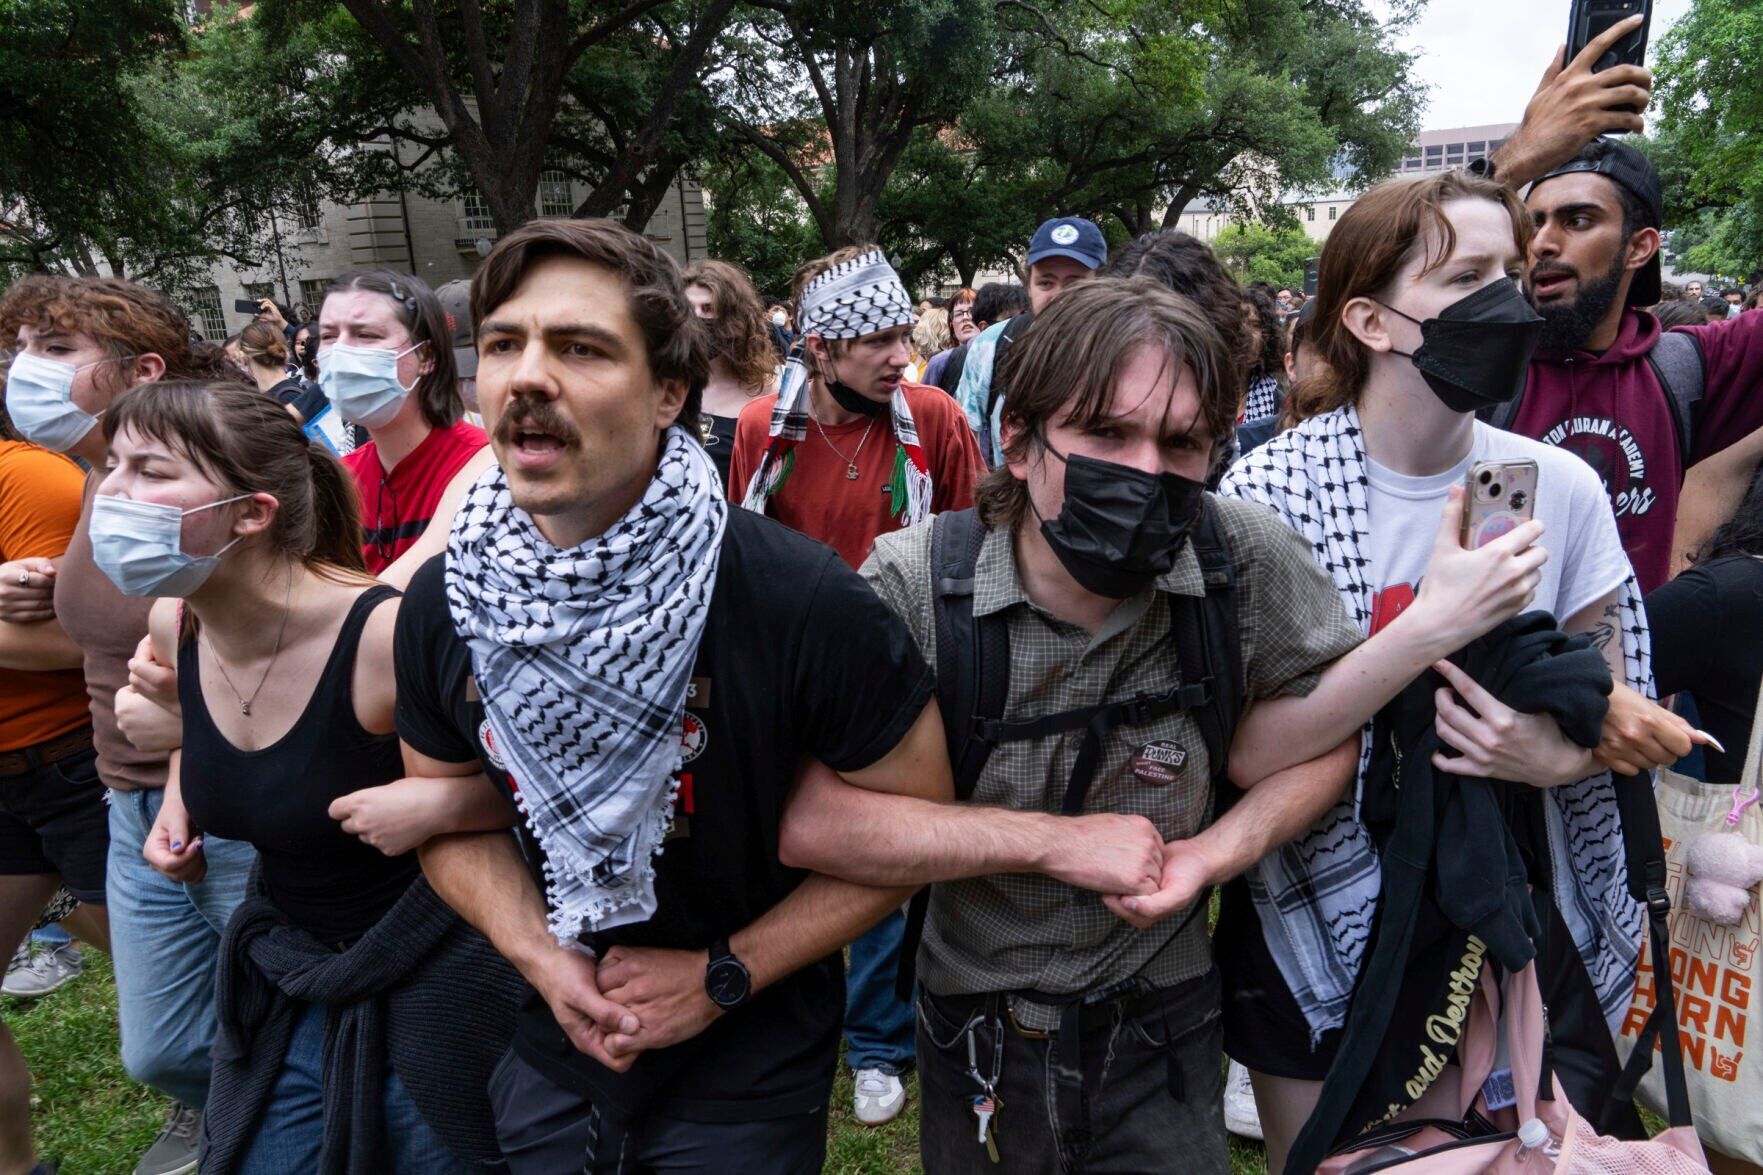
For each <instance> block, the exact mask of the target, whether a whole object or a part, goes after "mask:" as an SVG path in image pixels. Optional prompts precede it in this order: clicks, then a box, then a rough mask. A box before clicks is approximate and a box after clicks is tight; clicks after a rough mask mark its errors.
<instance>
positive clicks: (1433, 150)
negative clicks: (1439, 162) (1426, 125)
mask: <svg viewBox="0 0 1763 1175" xmlns="http://www.w3.org/2000/svg"><path fill="white" fill-rule="evenodd" d="M1444 153H1445V145H1444V144H1443V143H1439V144H1437V145H1435V146H1432V147H1428V148H1427V149H1426V157H1427V158H1428V159H1437V158H1438V157H1439V156H1441V155H1443V154H1444Z"/></svg>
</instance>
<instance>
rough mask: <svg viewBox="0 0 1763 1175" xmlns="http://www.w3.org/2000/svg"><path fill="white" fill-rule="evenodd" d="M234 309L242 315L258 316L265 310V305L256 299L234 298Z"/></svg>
mask: <svg viewBox="0 0 1763 1175" xmlns="http://www.w3.org/2000/svg"><path fill="white" fill-rule="evenodd" d="M233 309H234V310H237V311H238V312H239V313H240V314H256V313H258V312H259V311H261V310H262V309H263V303H261V302H259V301H257V300H256V299H255V298H234V299H233Z"/></svg>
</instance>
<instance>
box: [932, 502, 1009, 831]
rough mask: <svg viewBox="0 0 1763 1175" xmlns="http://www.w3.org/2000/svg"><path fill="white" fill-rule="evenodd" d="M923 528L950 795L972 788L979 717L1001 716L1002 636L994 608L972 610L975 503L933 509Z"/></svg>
mask: <svg viewBox="0 0 1763 1175" xmlns="http://www.w3.org/2000/svg"><path fill="white" fill-rule="evenodd" d="M931 525H932V530H931V544H930V553H931V572H930V574H931V594H932V607H933V611H934V613H935V619H936V632H937V706H938V708H939V709H940V710H942V712H943V729H944V732H945V733H946V735H947V738H948V742H949V766H950V767H951V768H952V769H953V770H954V773H955V796H956V798H957V799H962V800H965V799H967V798H968V797H969V796H971V795H972V794H973V788H974V785H975V784H976V783H978V781H979V773H980V770H981V769H982V768H984V767H985V765H986V760H987V759H988V758H989V757H990V756H991V753H992V745H991V743H989V742H987V741H986V740H984V739H983V738H981V737H979V733H978V731H979V721H981V720H984V719H987V718H1002V717H1003V716H1004V704H1005V701H1006V699H1007V696H1008V693H1009V688H1010V638H1009V631H1008V629H1007V627H1006V620H1005V618H1004V617H1003V616H1002V615H1001V614H997V615H991V616H980V617H975V616H974V614H973V577H974V571H975V568H976V567H977V566H978V564H979V550H980V547H981V546H982V545H983V544H984V542H985V537H986V529H985V527H984V526H982V525H981V524H980V521H979V513H978V511H976V510H972V509H968V510H957V511H953V512H951V513H947V514H939V515H937V516H936V518H935V520H934V521H933V522H932V524H931Z"/></svg>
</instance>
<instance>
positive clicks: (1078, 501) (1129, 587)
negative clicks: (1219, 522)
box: [1029, 439, 1206, 600]
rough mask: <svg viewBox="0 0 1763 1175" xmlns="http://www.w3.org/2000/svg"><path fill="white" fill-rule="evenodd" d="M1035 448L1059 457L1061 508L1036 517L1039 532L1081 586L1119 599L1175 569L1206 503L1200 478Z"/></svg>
mask: <svg viewBox="0 0 1763 1175" xmlns="http://www.w3.org/2000/svg"><path fill="white" fill-rule="evenodd" d="M1041 445H1042V447H1043V448H1045V449H1046V450H1047V452H1049V453H1051V454H1053V456H1055V457H1057V458H1059V459H1060V460H1061V461H1063V462H1065V505H1064V506H1062V507H1061V508H1060V510H1059V517H1057V518H1055V519H1053V520H1052V521H1048V520H1047V519H1044V518H1042V519H1041V535H1042V537H1043V538H1045V539H1046V540H1047V545H1048V546H1050V547H1052V548H1053V553H1054V554H1055V555H1057V556H1058V557H1059V562H1060V563H1061V564H1062V565H1063V566H1064V568H1065V570H1066V571H1068V572H1070V573H1071V578H1073V579H1075V580H1077V582H1078V583H1079V584H1080V585H1081V586H1082V587H1083V588H1084V590H1085V591H1090V592H1094V593H1095V594H1096V595H1098V596H1108V597H1110V598H1111V599H1116V600H1124V599H1126V598H1127V597H1128V596H1132V595H1137V594H1138V593H1139V592H1141V591H1143V590H1144V589H1145V588H1147V587H1149V586H1150V585H1151V583H1152V582H1153V581H1154V580H1156V578H1157V577H1158V576H1159V575H1162V574H1163V573H1164V572H1166V571H1168V570H1169V569H1170V568H1171V567H1173V566H1175V559H1176V556H1177V555H1179V554H1181V549H1182V548H1183V547H1185V546H1186V545H1187V542H1188V535H1189V533H1190V532H1191V531H1192V530H1193V528H1194V524H1195V523H1196V522H1198V521H1199V519H1200V511H1201V510H1202V509H1203V508H1204V507H1205V499H1206V486H1205V484H1204V483H1203V482H1197V481H1193V480H1190V479H1189V478H1185V477H1182V476H1181V475H1180V474H1175V473H1146V472H1145V471H1144V470H1142V469H1134V468H1132V467H1131V466H1128V465H1118V464H1116V463H1115V462H1113V461H1101V460H1098V459H1096V458H1094V457H1085V456H1083V455H1082V454H1073V455H1071V456H1069V457H1068V456H1066V455H1065V454H1063V453H1061V452H1059V451H1058V450H1056V449H1054V448H1053V446H1051V445H1049V444H1047V442H1046V440H1045V439H1043V440H1042V441H1041ZM1029 504H1030V507H1031V508H1032V507H1033V499H1030V503H1029ZM1035 516H1036V517H1037V518H1039V517H1040V512H1039V511H1038V510H1037V511H1036V512H1035Z"/></svg>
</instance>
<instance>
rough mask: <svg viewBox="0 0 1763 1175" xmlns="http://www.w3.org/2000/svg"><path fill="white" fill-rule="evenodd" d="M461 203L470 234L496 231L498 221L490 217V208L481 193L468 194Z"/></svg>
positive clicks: (466, 226)
mask: <svg viewBox="0 0 1763 1175" xmlns="http://www.w3.org/2000/svg"><path fill="white" fill-rule="evenodd" d="M459 203H460V206H461V207H462V208H463V209H464V210H465V217H464V219H465V228H466V230H467V231H468V232H474V233H487V232H494V231H495V230H496V221H495V220H494V219H493V218H492V217H491V216H490V206H489V205H488V204H487V203H485V202H484V197H483V194H482V193H481V192H466V193H465V194H464V195H463V196H461V197H460V199H459Z"/></svg>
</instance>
